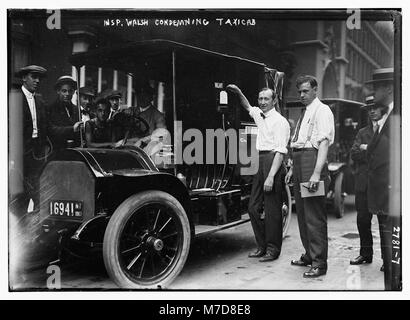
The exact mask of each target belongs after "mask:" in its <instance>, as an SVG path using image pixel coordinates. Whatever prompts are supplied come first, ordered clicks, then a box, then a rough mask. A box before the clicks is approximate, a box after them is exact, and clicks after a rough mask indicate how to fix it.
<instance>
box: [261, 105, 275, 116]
mask: <svg viewBox="0 0 410 320" xmlns="http://www.w3.org/2000/svg"><path fill="white" fill-rule="evenodd" d="M261 112H262V113H263V111H262V110H261ZM275 112H277V111H276V110H275V107H273V108H272V109H270V110H269V111H268V112H266V113H263V114H264V115H265V117H270V116H271V115H273V114H274V113H275Z"/></svg>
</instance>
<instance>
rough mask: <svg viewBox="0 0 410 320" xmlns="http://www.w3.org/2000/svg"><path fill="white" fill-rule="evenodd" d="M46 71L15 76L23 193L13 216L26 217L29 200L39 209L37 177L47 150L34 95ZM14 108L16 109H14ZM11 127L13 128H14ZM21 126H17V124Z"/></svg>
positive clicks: (30, 69)
mask: <svg viewBox="0 0 410 320" xmlns="http://www.w3.org/2000/svg"><path fill="white" fill-rule="evenodd" d="M46 72H47V70H46V69H45V68H43V67H41V66H37V65H29V66H26V67H23V68H21V69H20V70H19V71H18V72H16V76H18V77H19V78H21V79H22V86H21V89H20V92H19V94H20V95H21V99H20V101H21V102H22V106H21V108H22V110H21V113H22V121H23V123H22V130H23V179H24V181H23V189H24V190H23V192H24V194H23V195H21V198H20V196H19V198H18V199H15V201H13V202H15V203H14V204H12V203H11V204H10V205H11V206H12V208H14V209H15V210H14V209H12V211H15V212H14V213H15V214H18V215H23V214H25V213H27V208H28V204H29V201H30V199H32V200H33V203H34V209H37V208H38V206H39V194H38V190H39V186H38V183H39V174H40V171H41V168H42V166H43V164H44V155H45V154H46V146H47V142H46V140H47V118H46V108H45V104H44V102H43V100H42V99H41V98H40V97H39V96H38V95H36V91H37V89H38V86H39V84H40V82H41V80H42V78H43V77H45V75H46ZM16 107H17V106H16ZM13 125H14V124H13ZM15 125H16V126H20V123H16V124H15Z"/></svg>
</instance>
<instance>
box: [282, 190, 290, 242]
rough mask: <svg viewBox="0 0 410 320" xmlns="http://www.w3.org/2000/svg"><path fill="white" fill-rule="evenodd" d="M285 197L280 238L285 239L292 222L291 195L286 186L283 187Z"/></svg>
mask: <svg viewBox="0 0 410 320" xmlns="http://www.w3.org/2000/svg"><path fill="white" fill-rule="evenodd" d="M285 190H286V196H285V199H284V202H283V204H282V221H283V222H282V238H283V239H284V238H285V237H286V233H287V232H288V229H289V226H290V221H291V220H292V195H291V193H290V189H289V186H288V185H285Z"/></svg>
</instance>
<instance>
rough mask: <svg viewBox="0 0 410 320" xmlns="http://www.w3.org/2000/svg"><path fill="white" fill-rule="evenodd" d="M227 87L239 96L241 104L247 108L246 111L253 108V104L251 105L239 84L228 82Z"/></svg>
mask: <svg viewBox="0 0 410 320" xmlns="http://www.w3.org/2000/svg"><path fill="white" fill-rule="evenodd" d="M226 89H227V90H228V91H230V92H233V93H236V94H237V95H238V97H239V102H240V104H241V106H242V107H244V108H245V109H246V111H248V112H249V110H250V108H251V105H250V103H249V101H248V99H247V98H246V97H245V95H244V94H243V93H242V91H241V89H239V88H238V86H236V85H234V84H228V85H227V86H226Z"/></svg>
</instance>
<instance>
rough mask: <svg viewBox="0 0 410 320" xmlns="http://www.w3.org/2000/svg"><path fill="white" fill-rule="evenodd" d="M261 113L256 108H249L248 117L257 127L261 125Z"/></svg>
mask: <svg viewBox="0 0 410 320" xmlns="http://www.w3.org/2000/svg"><path fill="white" fill-rule="evenodd" d="M261 113H262V110H261V109H259V108H258V107H250V109H249V115H250V116H251V117H252V118H253V120H254V121H255V123H256V125H257V126H258V127H259V126H260V125H262V124H263V118H262V116H261Z"/></svg>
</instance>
